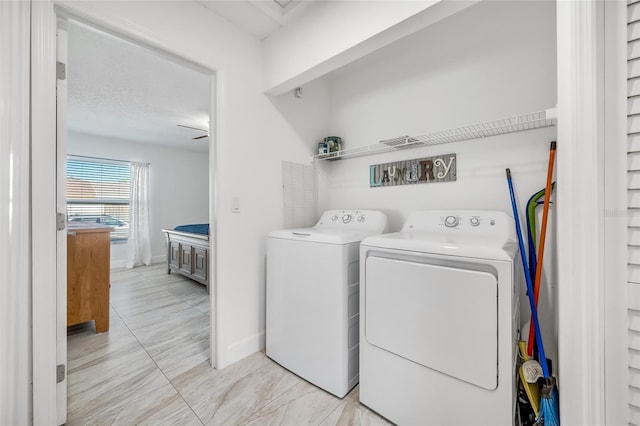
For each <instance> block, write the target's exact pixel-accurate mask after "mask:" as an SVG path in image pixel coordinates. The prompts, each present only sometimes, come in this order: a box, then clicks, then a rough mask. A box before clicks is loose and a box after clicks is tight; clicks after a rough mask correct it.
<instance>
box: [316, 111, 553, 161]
mask: <svg viewBox="0 0 640 426" xmlns="http://www.w3.org/2000/svg"><path fill="white" fill-rule="evenodd" d="M556 123H557V110H556V108H550V109H547V110H544V111H539V112H533V113H530V114H524V115H517V116H514V117H509V118H503V119H500V120H494V121H487V122H485V123H479V124H473V125H470V126H464V127H458V128H455V129H449V130H441V131H439V132H434V133H428V134H425V135H420V136H407V135H405V136H399V137H397V138H393V139H387V140H383V141H380V142H379V143H377V144H373V145H367V146H362V147H358V148H349V149H343V150H341V151H338V152H330V153H326V154H317V155H315V156H314V157H313V160H316V161H317V160H338V159H341V158H356V157H363V156H366V155H375V154H382V153H385V152H393V151H398V150H402V149H412V148H420V147H425V146H432V145H440V144H445V143H451V142H460V141H465V140H471V139H481V138H486V137H490V136H497V135H504V134H507V133H515V132H524V131H526V130H533V129H541V128H543V127H550V126H554V125H556Z"/></svg>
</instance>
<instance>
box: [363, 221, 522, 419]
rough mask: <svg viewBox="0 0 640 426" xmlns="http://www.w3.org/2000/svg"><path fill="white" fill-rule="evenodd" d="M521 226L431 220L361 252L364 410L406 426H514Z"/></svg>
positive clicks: (369, 242) (410, 224)
mask: <svg viewBox="0 0 640 426" xmlns="http://www.w3.org/2000/svg"><path fill="white" fill-rule="evenodd" d="M513 230H514V223H513V219H512V218H511V217H509V216H508V215H507V214H505V213H503V212H496V211H470V210H457V211H453V210H452V211H435V210H434V211H422V212H416V213H413V214H411V215H410V216H409V218H408V219H407V221H406V223H405V225H404V226H403V228H402V230H401V232H397V233H393V234H385V235H380V236H373V237H369V238H366V239H364V240H363V241H362V244H361V250H360V268H361V269H360V276H361V283H362V285H361V292H360V401H361V402H362V403H363V404H365V405H367V406H368V407H370V408H371V409H373V410H374V411H376V412H378V413H379V414H381V415H382V416H384V417H386V418H388V419H389V420H391V421H393V422H395V423H397V424H401V425H438V426H441V425H511V424H513V422H514V418H515V415H516V409H515V404H516V398H515V394H516V385H515V383H516V382H515V368H516V361H517V333H518V324H519V319H518V318H519V310H518V295H517V292H516V289H515V286H514V277H515V270H514V268H515V265H516V263H515V262H514V257H515V255H516V253H517V244H516V243H515V241H514V232H513Z"/></svg>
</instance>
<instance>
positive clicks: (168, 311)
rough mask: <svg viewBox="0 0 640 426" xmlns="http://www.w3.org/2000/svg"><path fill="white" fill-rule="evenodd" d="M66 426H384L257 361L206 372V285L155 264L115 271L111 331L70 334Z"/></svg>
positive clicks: (89, 326)
mask: <svg viewBox="0 0 640 426" xmlns="http://www.w3.org/2000/svg"><path fill="white" fill-rule="evenodd" d="M68 371H69V375H68V400H67V410H68V421H67V424H68V425H85V424H99V425H103V424H150V425H156V424H171V425H192V424H193V425H201V424H207V425H244V424H247V425H249V424H250V425H295V426H304V425H323V426H326V425H388V424H389V423H388V422H387V421H386V420H385V419H383V418H382V417H380V416H378V415H377V414H376V413H374V412H373V411H371V410H369V409H368V408H367V407H365V406H363V405H361V404H360V403H359V402H358V388H357V387H356V388H355V389H354V390H353V391H352V392H351V393H350V394H349V395H347V396H346V397H345V398H343V399H338V398H336V397H334V396H332V395H330V394H328V393H326V392H324V391H322V390H320V389H318V388H316V387H315V386H313V385H311V384H309V383H308V382H306V381H304V380H302V379H300V378H299V377H298V376H296V375H294V374H292V373H290V372H289V371H287V370H286V369H284V368H282V367H280V366H279V365H278V364H276V363H274V362H273V361H271V360H270V359H269V358H267V357H266V356H265V355H264V354H263V353H262V352H258V353H255V354H253V355H251V356H249V357H247V358H245V359H244V360H242V361H240V362H238V363H236V364H233V365H231V366H229V367H227V368H225V369H224V370H215V369H213V368H211V366H210V365H209V298H208V295H207V292H206V289H205V287H204V286H202V285H200V284H198V283H195V282H194V281H191V280H189V279H187V278H184V277H182V276H179V275H176V274H171V275H167V273H166V269H165V266H164V265H163V264H160V265H151V266H148V267H140V268H135V269H133V270H126V269H116V270H112V272H111V316H110V329H109V331H108V332H106V333H101V334H95V332H94V328H93V323H86V324H82V325H78V326H74V327H70V328H69V331H68Z"/></svg>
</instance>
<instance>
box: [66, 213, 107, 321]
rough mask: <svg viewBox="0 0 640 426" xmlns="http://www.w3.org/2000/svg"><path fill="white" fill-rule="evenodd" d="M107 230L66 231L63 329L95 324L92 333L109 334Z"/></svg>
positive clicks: (95, 227)
mask: <svg viewBox="0 0 640 426" xmlns="http://www.w3.org/2000/svg"><path fill="white" fill-rule="evenodd" d="M111 231H113V228H111V227H107V226H86V225H83V226H73V225H69V227H68V230H67V326H69V325H75V324H80V323H82V322H85V321H91V320H94V321H95V325H96V333H102V332H105V331H108V330H109V287H110V286H111V283H110V279H109V268H110V247H111V246H110V244H111V242H110V238H109V233H110V232H111Z"/></svg>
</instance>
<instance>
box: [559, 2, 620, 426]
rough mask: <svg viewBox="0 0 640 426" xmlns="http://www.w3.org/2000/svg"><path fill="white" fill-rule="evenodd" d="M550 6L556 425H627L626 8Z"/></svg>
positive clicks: (608, 4) (607, 4) (602, 4)
mask: <svg viewBox="0 0 640 426" xmlns="http://www.w3.org/2000/svg"><path fill="white" fill-rule="evenodd" d="M556 4H557V22H556V24H557V37H558V40H557V51H558V52H561V53H560V54H558V56H557V57H558V161H557V163H558V173H557V181H558V188H557V189H558V197H557V198H558V201H557V202H558V207H557V212H558V230H557V236H558V250H557V251H558V283H559V284H558V306H559V310H558V347H559V379H560V383H559V389H560V418H561V422H562V423H565V424H610V425H613V424H621V423H624V424H626V423H627V420H628V419H627V401H628V399H627V398H626V397H625V396H626V392H627V372H626V363H624V362H621V360H624V359H625V357H626V330H624V331H622V330H619V327H621V326H622V325H623V324H626V304H625V301H626V286H625V284H626V256H627V255H626V229H625V228H626V191H624V190H623V188H625V186H626V176H625V175H624V174H621V171H623V170H626V159H625V158H624V156H625V154H626V143H625V141H626V137H625V136H624V132H625V129H626V122H625V121H624V119H625V118H624V117H625V116H626V112H625V110H626V103H624V102H625V100H626V75H624V74H623V75H622V77H620V75H621V74H620V73H626V46H624V47H621V46H620V45H619V44H620V38H623V39H624V40H625V43H626V19H625V20H624V23H623V24H622V27H621V28H620V27H616V26H617V25H620V22H621V21H620V19H621V17H626V12H625V11H622V10H621V9H620V7H621V6H622V7H624V8H626V2H618V1H606V0H597V1H588V2H583V1H575V0H572V1H562V0H558V1H557V3H556ZM621 54H623V55H624V59H623V60H622V62H620V61H621V58H620V55H621ZM620 67H622V69H620ZM621 88H622V90H621ZM619 96H622V97H621V98H620V97H619ZM621 101H622V102H623V104H622V105H621V104H620V102H621ZM621 110H622V111H621ZM620 114H622V115H620ZM621 318H622V319H621Z"/></svg>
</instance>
